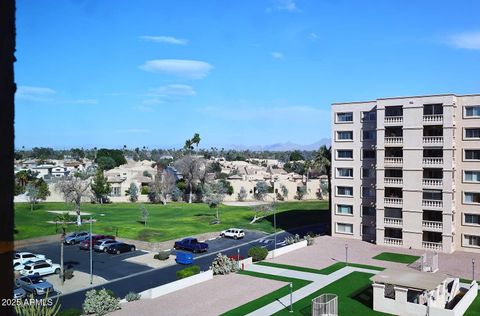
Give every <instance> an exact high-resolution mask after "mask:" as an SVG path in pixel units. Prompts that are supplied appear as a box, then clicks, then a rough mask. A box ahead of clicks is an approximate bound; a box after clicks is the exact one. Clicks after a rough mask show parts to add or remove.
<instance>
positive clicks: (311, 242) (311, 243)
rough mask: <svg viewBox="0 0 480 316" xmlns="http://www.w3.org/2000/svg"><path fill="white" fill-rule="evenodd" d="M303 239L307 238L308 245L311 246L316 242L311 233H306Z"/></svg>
mask: <svg viewBox="0 0 480 316" xmlns="http://www.w3.org/2000/svg"><path fill="white" fill-rule="evenodd" d="M303 239H305V240H306V241H307V246H311V245H313V244H314V243H315V239H314V238H313V237H312V236H310V235H305V237H303Z"/></svg>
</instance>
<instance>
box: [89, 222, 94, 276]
mask: <svg viewBox="0 0 480 316" xmlns="http://www.w3.org/2000/svg"><path fill="white" fill-rule="evenodd" d="M92 221H93V220H92V217H91V216H90V237H89V238H90V284H93V249H92V248H93V244H92Z"/></svg>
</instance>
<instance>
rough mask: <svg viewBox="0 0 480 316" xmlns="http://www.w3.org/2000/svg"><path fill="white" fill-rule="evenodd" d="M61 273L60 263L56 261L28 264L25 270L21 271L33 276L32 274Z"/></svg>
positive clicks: (23, 273) (25, 274)
mask: <svg viewBox="0 0 480 316" xmlns="http://www.w3.org/2000/svg"><path fill="white" fill-rule="evenodd" d="M53 273H55V274H59V273H60V265H59V264H56V263H48V262H36V263H32V264H29V265H26V266H25V268H24V269H23V270H21V271H20V274H21V275H24V276H31V275H40V276H41V275H47V274H53Z"/></svg>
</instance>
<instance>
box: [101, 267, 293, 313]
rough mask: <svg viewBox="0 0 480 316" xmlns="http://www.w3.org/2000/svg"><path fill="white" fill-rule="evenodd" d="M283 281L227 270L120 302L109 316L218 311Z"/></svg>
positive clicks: (273, 289) (247, 300) (245, 301)
mask: <svg viewBox="0 0 480 316" xmlns="http://www.w3.org/2000/svg"><path fill="white" fill-rule="evenodd" d="M285 284H286V283H285V282H280V281H275V280H267V279H262V281H261V282H258V279H257V278H255V277H251V276H247V275H241V274H230V275H223V276H215V277H214V278H213V280H210V281H207V282H203V283H201V284H197V285H194V286H191V287H188V288H186V289H183V290H180V291H177V292H174V293H170V294H167V295H164V296H161V297H159V298H156V299H152V300H141V301H135V302H128V303H124V304H122V305H121V306H122V309H121V310H118V311H115V312H113V313H110V314H109V315H111V316H130V315H136V316H142V315H148V316H150V315H169V316H177V315H195V316H202V315H209V316H210V315H220V314H222V313H225V312H227V311H229V310H231V309H233V308H235V307H238V306H240V305H243V304H245V303H248V302H250V301H251V300H254V299H256V298H258V297H260V296H263V295H265V294H268V293H270V292H272V291H275V290H277V289H279V288H281V287H282V286H284V285H285Z"/></svg>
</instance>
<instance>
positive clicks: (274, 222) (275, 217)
mask: <svg viewBox="0 0 480 316" xmlns="http://www.w3.org/2000/svg"><path fill="white" fill-rule="evenodd" d="M276 208H277V206H276V201H275V197H273V242H274V245H273V247H274V248H273V256H272V257H273V258H275V253H276V252H277V212H276V210H275V209H276Z"/></svg>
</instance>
